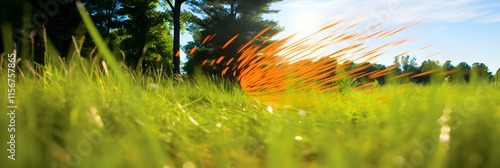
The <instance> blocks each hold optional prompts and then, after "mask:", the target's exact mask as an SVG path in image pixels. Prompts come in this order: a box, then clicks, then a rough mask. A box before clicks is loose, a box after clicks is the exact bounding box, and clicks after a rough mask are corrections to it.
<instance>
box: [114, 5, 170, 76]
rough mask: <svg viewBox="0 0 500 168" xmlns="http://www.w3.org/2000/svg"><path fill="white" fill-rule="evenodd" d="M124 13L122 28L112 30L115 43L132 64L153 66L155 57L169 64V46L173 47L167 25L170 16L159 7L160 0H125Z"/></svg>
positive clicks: (122, 10)
mask: <svg viewBox="0 0 500 168" xmlns="http://www.w3.org/2000/svg"><path fill="white" fill-rule="evenodd" d="M122 3H123V7H122V9H121V13H122V14H123V15H124V16H126V18H127V19H125V20H124V21H123V22H125V24H124V25H123V29H117V30H116V31H114V32H113V35H114V36H116V40H115V43H116V44H117V45H119V46H120V48H121V49H122V50H123V51H124V52H125V54H126V61H127V63H128V64H129V65H131V66H135V65H137V64H138V63H141V62H140V61H141V60H146V61H148V63H146V62H142V64H141V65H139V66H142V65H146V64H148V65H152V64H153V62H154V61H153V60H159V61H160V60H163V62H162V63H165V64H167V65H168V63H169V62H170V60H171V59H169V57H168V56H167V54H168V55H170V54H171V50H170V49H168V48H169V47H171V46H172V40H171V36H170V33H169V32H170V31H169V30H170V29H169V27H168V25H167V21H169V18H168V15H167V14H166V13H164V12H162V11H158V10H156V9H157V8H158V7H159V1H158V0H135V1H123V2H122Z"/></svg>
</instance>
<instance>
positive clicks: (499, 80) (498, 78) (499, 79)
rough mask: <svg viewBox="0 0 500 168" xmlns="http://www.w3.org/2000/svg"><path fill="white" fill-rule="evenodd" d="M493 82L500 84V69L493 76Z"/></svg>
mask: <svg viewBox="0 0 500 168" xmlns="http://www.w3.org/2000/svg"><path fill="white" fill-rule="evenodd" d="M494 81H495V82H497V83H498V84H500V68H499V69H498V70H497V73H496V74H495V77H494Z"/></svg>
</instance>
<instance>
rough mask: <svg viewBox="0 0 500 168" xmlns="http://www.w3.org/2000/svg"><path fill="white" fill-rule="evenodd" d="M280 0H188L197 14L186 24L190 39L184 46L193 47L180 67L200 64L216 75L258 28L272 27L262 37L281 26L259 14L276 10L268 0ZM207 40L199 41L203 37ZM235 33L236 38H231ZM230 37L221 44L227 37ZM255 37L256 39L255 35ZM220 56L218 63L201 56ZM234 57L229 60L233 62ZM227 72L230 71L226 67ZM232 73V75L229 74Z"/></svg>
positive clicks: (188, 71)
mask: <svg viewBox="0 0 500 168" xmlns="http://www.w3.org/2000/svg"><path fill="white" fill-rule="evenodd" d="M278 1H280V0H222V1H221V0H191V1H189V3H190V4H191V5H192V6H193V8H192V10H193V12H194V13H197V14H199V15H198V16H201V17H196V16H193V17H192V18H191V20H192V22H193V23H194V26H193V27H191V28H190V30H191V31H192V32H194V35H193V39H194V41H191V42H189V43H188V45H187V46H185V47H184V50H185V51H187V52H189V51H191V50H192V49H193V48H195V47H196V51H195V52H194V53H193V54H190V55H188V58H189V61H188V62H187V63H186V66H185V67H184V70H185V71H186V72H187V73H188V74H193V72H194V69H195V67H197V66H198V67H199V66H201V67H202V70H203V71H204V72H206V73H208V74H217V75H220V74H221V72H222V71H223V69H224V67H226V65H227V62H228V60H230V59H231V58H235V59H236V58H237V57H238V49H239V47H240V46H243V45H245V44H246V43H247V42H249V41H251V40H252V38H253V37H255V35H256V34H258V33H259V32H260V31H262V30H264V29H266V28H268V27H272V28H271V29H269V30H268V31H267V32H266V33H264V34H263V35H262V36H260V37H262V38H266V36H267V37H269V36H271V35H273V34H276V33H277V32H279V31H281V30H282V29H281V28H280V27H278V26H277V22H275V21H271V20H265V19H264V18H263V17H262V15H263V14H267V13H276V12H278V11H276V10H271V9H269V6H270V4H272V3H274V2H278ZM207 37H209V39H211V40H210V41H208V40H207V41H208V42H206V43H204V44H203V45H202V43H203V41H204V40H205V39H207ZM234 37H236V38H234ZM232 38H234V40H233V41H232V42H231V43H230V44H229V45H227V46H226V47H224V49H222V48H223V46H224V45H225V44H226V42H228V41H229V40H230V39H232ZM257 40H259V39H257ZM220 56H224V57H225V59H224V60H223V61H222V62H221V63H220V64H213V65H210V64H206V65H204V66H202V62H204V60H207V59H208V60H214V59H217V58H219V57H220ZM235 62H236V61H233V62H231V64H234V63H235ZM228 74H232V72H231V71H230V70H229V71H228ZM229 76H232V75H229Z"/></svg>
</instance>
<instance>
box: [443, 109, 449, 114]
mask: <svg viewBox="0 0 500 168" xmlns="http://www.w3.org/2000/svg"><path fill="white" fill-rule="evenodd" d="M450 113H451V109H449V108H445V109H444V110H443V114H450Z"/></svg>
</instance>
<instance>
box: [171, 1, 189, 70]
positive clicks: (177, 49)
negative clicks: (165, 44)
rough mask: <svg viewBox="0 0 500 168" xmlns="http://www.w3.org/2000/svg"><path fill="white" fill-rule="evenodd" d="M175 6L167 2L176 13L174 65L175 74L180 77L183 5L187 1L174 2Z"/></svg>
mask: <svg viewBox="0 0 500 168" xmlns="http://www.w3.org/2000/svg"><path fill="white" fill-rule="evenodd" d="M173 1H175V2H174V4H172V2H170V0H167V2H168V5H169V6H170V8H172V11H173V12H174V18H173V19H174V45H173V51H174V52H173V63H174V69H173V72H174V74H177V75H179V74H180V73H181V58H180V57H179V54H180V34H181V33H180V32H181V5H182V3H184V2H185V1H186V0H173Z"/></svg>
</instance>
